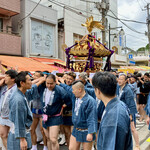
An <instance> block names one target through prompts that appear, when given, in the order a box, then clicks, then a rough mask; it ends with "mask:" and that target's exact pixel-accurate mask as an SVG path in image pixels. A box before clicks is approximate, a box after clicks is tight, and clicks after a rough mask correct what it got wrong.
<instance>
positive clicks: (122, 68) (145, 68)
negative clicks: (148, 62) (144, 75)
mask: <svg viewBox="0 0 150 150" xmlns="http://www.w3.org/2000/svg"><path fill="white" fill-rule="evenodd" d="M118 71H120V72H125V73H134V72H135V71H139V72H147V71H150V67H148V66H120V68H119V69H118Z"/></svg>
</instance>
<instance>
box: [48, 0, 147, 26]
mask: <svg viewBox="0 0 150 150" xmlns="http://www.w3.org/2000/svg"><path fill="white" fill-rule="evenodd" d="M48 1H49V2H54V1H55V0H53V1H52V0H48ZM55 2H56V1H55ZM57 3H59V4H61V5H64V6H67V7H70V8H72V9H75V10H78V11H82V12H85V13H89V14H92V15H96V16H100V15H99V14H95V13H92V12H89V11H85V10H82V9H79V8H75V7H72V6H70V5H66V4H64V3H61V2H57ZM111 11H112V10H111ZM107 16H109V17H111V18H114V19H117V20H118V18H116V17H113V16H111V15H107ZM87 17H88V16H87ZM120 20H123V21H127V22H135V23H139V24H146V22H141V21H136V20H128V19H121V18H120Z"/></svg>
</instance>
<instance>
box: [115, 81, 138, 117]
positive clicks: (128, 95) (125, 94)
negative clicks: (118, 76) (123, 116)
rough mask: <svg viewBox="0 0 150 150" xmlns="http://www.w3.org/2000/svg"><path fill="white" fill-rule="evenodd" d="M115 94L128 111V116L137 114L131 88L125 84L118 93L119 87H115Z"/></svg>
mask: <svg viewBox="0 0 150 150" xmlns="http://www.w3.org/2000/svg"><path fill="white" fill-rule="evenodd" d="M116 94H117V96H118V98H119V99H120V100H121V101H123V102H124V103H125V104H126V105H127V107H128V108H129V110H130V114H131V115H132V116H134V115H135V114H136V113H137V109H136V104H135V101H134V95H133V92H132V90H131V88H130V87H129V86H128V85H127V84H126V85H125V86H124V88H123V89H122V92H120V86H119V85H118V86H117V90H116Z"/></svg>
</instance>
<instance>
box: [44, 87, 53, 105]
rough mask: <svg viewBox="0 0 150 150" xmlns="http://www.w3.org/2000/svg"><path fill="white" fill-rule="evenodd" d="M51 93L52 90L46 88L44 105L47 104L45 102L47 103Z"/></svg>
mask: <svg viewBox="0 0 150 150" xmlns="http://www.w3.org/2000/svg"><path fill="white" fill-rule="evenodd" d="M51 94H52V91H50V90H49V89H46V94H45V106H47V104H48V103H49V101H50V97H51Z"/></svg>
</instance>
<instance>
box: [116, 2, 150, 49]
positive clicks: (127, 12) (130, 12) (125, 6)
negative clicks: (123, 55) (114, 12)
mask: <svg viewBox="0 0 150 150" xmlns="http://www.w3.org/2000/svg"><path fill="white" fill-rule="evenodd" d="M148 1H149V0H118V18H123V19H130V20H136V21H141V22H145V23H146V18H147V11H146V10H145V11H142V9H144V6H146V2H148ZM124 23H126V24H127V25H128V26H130V27H132V28H134V29H135V30H137V31H138V32H142V33H145V31H148V29H147V25H146V24H138V23H131V22H124ZM118 26H123V29H124V31H125V35H126V46H127V47H129V48H131V49H133V50H137V49H138V48H140V47H145V46H146V45H147V44H148V37H147V36H145V35H144V34H138V33H136V32H133V31H131V30H130V29H128V28H127V27H125V26H124V25H123V24H122V23H120V22H119V21H118Z"/></svg>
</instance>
